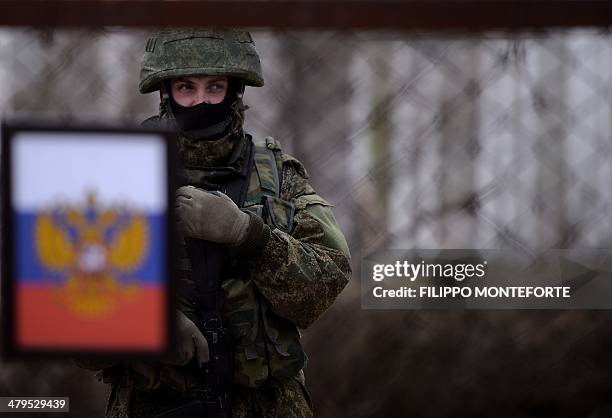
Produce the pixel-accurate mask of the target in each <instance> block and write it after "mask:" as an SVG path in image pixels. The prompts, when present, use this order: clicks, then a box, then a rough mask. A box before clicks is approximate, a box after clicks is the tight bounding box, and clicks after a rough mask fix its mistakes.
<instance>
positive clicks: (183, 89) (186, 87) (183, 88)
mask: <svg viewBox="0 0 612 418" xmlns="http://www.w3.org/2000/svg"><path fill="white" fill-rule="evenodd" d="M176 89H177V90H178V91H180V92H181V93H185V92H188V91H190V90H193V86H192V85H191V84H188V83H183V84H179V85H178V86H176Z"/></svg>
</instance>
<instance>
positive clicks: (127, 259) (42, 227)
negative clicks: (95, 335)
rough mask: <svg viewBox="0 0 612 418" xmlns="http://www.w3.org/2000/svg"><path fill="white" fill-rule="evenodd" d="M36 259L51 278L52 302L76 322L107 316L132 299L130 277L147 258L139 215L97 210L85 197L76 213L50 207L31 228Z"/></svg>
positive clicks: (145, 235) (144, 230) (146, 240)
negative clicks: (69, 313)
mask: <svg viewBox="0 0 612 418" xmlns="http://www.w3.org/2000/svg"><path fill="white" fill-rule="evenodd" d="M34 234H35V237H34V238H35V248H36V255H37V257H38V260H39V262H40V264H41V265H42V267H43V268H44V269H45V270H46V271H47V272H49V273H51V277H52V280H51V284H52V286H53V293H54V297H55V298H56V300H57V301H58V302H59V303H61V304H62V305H64V306H66V307H67V308H68V309H70V310H71V311H72V312H74V313H76V314H78V315H79V316H82V317H100V316H106V315H109V314H112V313H113V312H114V311H115V310H116V308H117V306H118V305H119V303H121V301H122V300H125V299H126V297H127V298H130V297H133V296H134V295H135V294H137V292H138V289H139V286H138V285H137V283H136V281H135V280H134V278H133V276H131V274H133V273H134V272H135V270H136V269H138V268H139V267H140V266H141V265H142V263H143V261H144V259H145V257H146V254H147V251H148V243H149V226H148V224H147V221H146V219H145V217H144V216H143V215H141V214H136V213H134V212H130V211H129V210H127V209H125V208H121V207H114V208H112V207H111V208H102V207H101V206H100V205H99V204H98V202H97V201H96V197H95V194H93V193H90V194H89V195H88V197H87V203H86V205H85V206H84V207H81V208H80V210H79V208H78V207H66V206H63V205H61V206H56V207H54V208H52V209H51V210H50V211H48V212H45V213H42V214H40V215H39V216H38V217H37V219H36V221H35V227H34Z"/></svg>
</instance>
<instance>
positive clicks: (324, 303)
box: [132, 135, 351, 392]
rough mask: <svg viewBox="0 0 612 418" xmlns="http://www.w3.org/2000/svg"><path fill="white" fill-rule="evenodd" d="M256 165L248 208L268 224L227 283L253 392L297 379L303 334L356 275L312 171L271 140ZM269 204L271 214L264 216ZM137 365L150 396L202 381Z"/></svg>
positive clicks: (183, 277)
mask: <svg viewBox="0 0 612 418" xmlns="http://www.w3.org/2000/svg"><path fill="white" fill-rule="evenodd" d="M245 139H246V140H250V136H248V135H247V136H246V137H245ZM259 142H261V141H259ZM243 148H244V147H243ZM262 148H267V150H272V151H273V155H274V157H271V158H273V159H274V161H272V162H271V163H268V164H266V163H264V162H262V161H261V160H264V159H266V157H267V156H266V153H265V152H263V151H262ZM234 154H235V155H234V157H232V159H230V162H229V165H230V166H232V165H239V163H240V161H244V158H243V159H240V155H239V154H240V153H238V154H236V153H234ZM269 155H272V153H268V156H269ZM271 158H270V159H271ZM254 159H255V161H254V164H253V168H252V170H251V175H250V181H249V187H248V192H247V196H246V201H245V203H244V205H243V209H245V210H248V211H251V212H254V213H257V214H258V215H253V216H261V217H262V218H263V220H264V221H265V223H264V222H260V224H261V225H260V229H259V232H257V233H255V234H249V235H251V238H250V239H248V240H247V242H246V243H244V244H243V247H245V248H232V254H233V256H234V258H235V261H237V264H238V266H239V268H238V269H237V270H236V271H235V272H232V273H230V275H229V277H225V278H224V281H223V285H222V287H223V291H224V295H225V301H224V303H223V310H222V316H223V319H224V323H225V326H226V327H228V328H229V329H230V331H231V332H232V334H233V335H234V337H235V338H236V348H235V355H234V359H235V373H234V382H235V383H236V384H239V385H243V386H249V387H258V386H259V385H261V384H262V383H263V382H265V381H266V379H267V378H268V377H270V375H272V376H275V377H292V376H295V375H296V374H297V373H298V372H299V370H301V369H302V368H303V367H304V366H305V365H306V356H305V354H304V351H303V350H302V347H301V344H300V342H299V339H300V334H299V331H298V328H307V327H308V326H309V325H310V324H312V323H313V322H314V321H315V320H316V319H317V318H318V317H319V316H320V315H321V314H322V313H323V312H324V311H325V310H326V309H327V308H329V306H330V305H331V304H332V303H333V301H334V300H335V298H336V297H337V296H338V294H339V293H340V292H341V291H342V289H343V288H344V287H345V285H346V284H347V282H348V280H349V278H350V274H351V268H350V255H349V251H348V246H347V244H346V241H345V239H344V236H343V235H342V232H341V231H340V228H339V226H338V224H337V222H336V220H335V218H334V215H333V213H332V210H331V205H330V204H329V203H328V202H327V201H325V200H324V199H323V198H321V197H320V196H319V195H317V194H316V192H315V190H314V189H313V188H312V186H311V185H310V184H309V182H308V174H307V172H306V170H305V169H304V166H303V165H302V164H301V163H300V162H299V161H298V160H296V159H295V158H293V157H291V156H289V155H287V154H284V153H282V152H281V151H280V147H279V145H278V143H277V142H276V141H274V140H270V139H268V141H267V143H266V142H263V143H259V144H258V147H257V148H256V152H255V156H254ZM274 169H278V174H279V175H278V176H277V177H278V178H279V180H280V184H279V185H278V187H279V190H278V191H277V193H276V195H277V196H272V195H273V194H274V193H272V192H271V189H273V188H274V184H273V183H274V179H273V177H274V176H273V173H272V171H273V170H274ZM188 171H190V170H188ZM186 175H187V176H192V177H193V180H192V181H189V183H190V184H193V185H195V186H199V185H200V184H199V183H202V182H207V181H208V180H209V179H208V178H202V176H201V173H200V172H198V170H195V171H194V172H192V173H189V172H188V173H187V174H186ZM266 198H268V199H267V200H269V202H268V206H267V207H268V211H263V213H262V211H261V202H262V200H265V199H266ZM266 213H267V215H266ZM253 235H254V236H253ZM245 250H246V251H245ZM178 253H179V263H178V264H179V283H180V284H179V288H180V289H182V292H181V291H180V290H179V293H180V295H181V297H180V300H179V307H180V309H181V310H182V311H183V312H184V313H185V314H186V315H187V316H189V317H191V318H192V319H195V311H196V308H195V303H196V301H195V296H196V294H197V292H196V291H195V286H194V282H193V278H192V277H191V271H190V266H189V265H188V264H189V262H188V257H186V251H185V250H184V247H182V248H179V251H178ZM180 254H183V257H181V256H180ZM132 367H133V371H134V372H135V373H133V375H134V378H135V380H136V387H137V388H140V389H142V390H153V389H156V388H159V387H160V386H163V385H168V386H170V387H172V388H173V389H176V390H179V391H182V392H184V391H189V386H190V381H192V380H194V379H191V378H190V376H189V373H190V370H189V369H188V368H181V367H174V366H167V365H160V366H154V365H150V364H147V365H141V364H135V365H133V366H132Z"/></svg>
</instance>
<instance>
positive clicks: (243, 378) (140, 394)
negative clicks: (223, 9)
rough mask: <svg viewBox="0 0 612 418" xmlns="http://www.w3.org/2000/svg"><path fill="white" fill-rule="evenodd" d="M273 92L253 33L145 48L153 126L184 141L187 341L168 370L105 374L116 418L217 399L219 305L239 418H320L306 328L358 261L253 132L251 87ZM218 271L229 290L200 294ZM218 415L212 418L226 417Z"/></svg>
mask: <svg viewBox="0 0 612 418" xmlns="http://www.w3.org/2000/svg"><path fill="white" fill-rule="evenodd" d="M263 84H264V81H263V77H262V73H261V67H260V62H259V57H258V54H257V52H256V50H255V47H254V43H253V40H252V39H251V36H250V34H249V33H248V32H245V31H239V30H200V29H197V30H168V31H162V32H159V33H157V34H156V35H154V36H153V37H151V38H150V39H149V40H148V42H147V45H146V49H145V53H144V57H143V61H142V66H141V73H140V84H139V88H140V92H141V93H143V94H144V93H151V92H155V91H158V90H159V92H160V97H161V103H160V111H159V115H158V116H155V117H152V118H150V119H148V120H147V121H145V123H144V124H145V125H155V126H157V125H163V126H169V127H171V128H173V129H175V130H176V132H177V148H178V159H179V161H178V163H179V173H178V177H179V185H178V186H180V187H179V188H178V189H177V195H176V214H177V225H178V228H177V229H178V230H179V231H180V234H179V237H178V238H177V251H176V252H177V253H178V260H177V263H178V275H179V277H178V282H179V292H178V293H179V308H180V313H179V314H178V318H179V320H178V328H177V330H178V337H179V338H178V345H177V348H176V356H175V357H174V358H173V359H172V360H168V362H167V363H153V362H148V363H145V362H142V363H134V364H130V365H115V366H113V367H108V368H105V369H104V380H105V381H106V382H110V383H111V384H112V390H111V395H110V398H109V402H108V405H107V411H106V415H107V417H126V416H130V417H143V416H159V417H164V416H166V417H170V416H188V415H190V414H191V413H190V412H188V411H189V409H185V408H188V407H189V405H191V404H192V402H193V401H194V400H201V399H202V398H203V397H204V398H205V397H206V396H208V395H206V394H207V393H208V394H210V393H209V392H205V391H206V390H207V389H206V384H207V383H206V379H204V380H203V379H202V377H201V375H202V370H203V368H206V367H207V365H210V364H211V362H214V359H215V358H217V357H219V356H221V357H223V355H224V353H220V351H222V350H221V349H219V348H214V347H213V346H212V343H213V342H212V340H211V338H215V340H216V338H217V334H215V336H214V337H211V335H212V334H206V332H204V333H203V332H201V331H203V330H204V328H206V327H205V326H203V321H204V322H205V320H204V319H203V318H202V316H203V315H204V316H207V317H208V316H210V315H209V314H210V312H208V313H206V310H204V314H202V312H203V310H202V306H201V305H202V304H205V305H206V303H207V302H206V300H207V297H209V296H210V295H214V294H218V295H220V296H219V299H215V300H213V301H212V302H210V300H209V299H208V301H209V302H210V303H208V308H210V306H213V308H211V309H212V316H215V315H216V312H218V314H219V317H220V320H221V321H222V322H223V326H224V327H225V328H227V329H228V330H229V333H230V334H231V339H232V341H233V343H234V345H233V347H231V348H230V349H229V350H231V353H226V355H227V356H228V357H230V358H231V359H233V372H232V374H231V376H230V379H231V384H230V390H229V392H231V393H230V394H229V395H230V397H231V416H233V417H283V418H288V417H310V416H312V405H311V402H310V399H309V395H308V392H307V390H306V388H305V381H304V374H303V371H302V369H303V368H304V367H305V365H306V355H305V353H304V351H303V349H302V346H301V344H300V333H299V331H298V328H307V327H308V326H310V325H311V324H312V323H313V322H314V321H315V320H316V319H317V318H318V317H319V316H320V315H321V314H322V313H323V312H324V311H325V310H326V309H327V308H328V307H329V306H330V305H331V304H332V303H333V301H334V299H335V298H336V297H337V295H338V294H339V293H340V292H341V290H342V289H343V288H344V286H345V285H346V284H347V282H348V280H349V278H350V275H351V270H350V262H349V261H350V255H349V251H348V247H347V244H346V241H345V239H344V237H343V235H342V232H341V231H340V228H339V226H338V224H337V223H336V220H335V219H334V216H333V214H332V211H331V205H330V204H329V203H328V202H326V201H325V200H324V199H323V198H321V197H320V196H319V195H317V194H316V192H315V190H314V189H313V188H312V186H311V185H310V184H309V182H308V174H307V172H306V170H305V168H304V166H303V165H302V164H301V163H300V162H299V161H298V160H296V159H295V158H293V157H291V156H290V155H287V154H285V153H282V152H281V149H280V145H279V143H278V142H277V141H276V140H274V139H273V138H271V137H267V138H252V137H251V136H250V135H249V134H248V133H245V132H244V131H243V121H244V111H245V110H246V109H247V107H246V106H245V105H244V104H243V102H242V97H243V93H244V90H245V86H254V87H260V86H263ZM198 243H199V244H198ZM203 243H207V244H203ZM209 244H210V245H209ZM198 245H200V246H199V247H198ZM206 245H208V246H206ZM197 248H199V249H200V250H201V251H204V252H205V253H206V254H205V255H202V253H198V252H197V251H198V250H197ZM202 258H204V259H206V263H204V264H205V266H204V267H202V262H201V259H202ZM211 264H212V266H213V267H212V269H211ZM201 270H204V272H202V271H201ZM211 271H212V272H211ZM215 271H218V272H219V276H220V277H219V287H220V289H211V288H208V289H205V291H202V286H210V284H208V285H206V284H205V285H203V284H202V283H203V282H202V281H201V277H200V276H202V275H206V274H208V276H215V274H216V273H215ZM207 280H208V281H209V282H210V277H208V278H207ZM215 290H222V292H217V293H215ZM207 292H208V293H207ZM207 295H208V296H207ZM215 309H216V310H215ZM196 324H198V326H196ZM205 335H206V337H208V338H206V337H205ZM207 340H208V341H207ZM209 349H210V351H211V355H210V361H209ZM222 363H223V362H222ZM223 364H225V363H223ZM219 369H223V365H221V366H216V369H214V370H217V371H218V370H219ZM213 386H214V385H213ZM221 395H223V394H221ZM224 399H225V398H224ZM181 408H183V409H181ZM222 409H224V411H221V412H219V411H216V412H210V411H209V412H207V413H205V414H206V415H205V416H213V415H215V414H219V415H220V416H225V415H222V414H223V413H225V412H226V411H227V409H226V407H225V406H223V408H222Z"/></svg>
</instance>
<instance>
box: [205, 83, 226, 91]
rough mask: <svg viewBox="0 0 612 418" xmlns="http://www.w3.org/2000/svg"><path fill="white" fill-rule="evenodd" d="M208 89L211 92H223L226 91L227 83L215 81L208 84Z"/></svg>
mask: <svg viewBox="0 0 612 418" xmlns="http://www.w3.org/2000/svg"><path fill="white" fill-rule="evenodd" d="M208 90H209V91H210V92H211V93H222V92H224V91H225V85H224V84H221V83H213V84H211V85H209V86H208Z"/></svg>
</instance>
